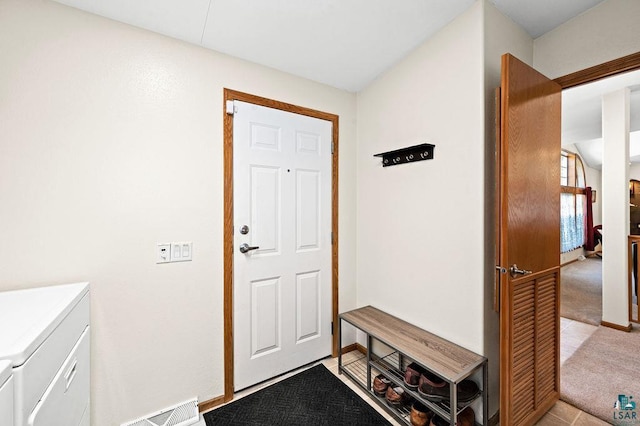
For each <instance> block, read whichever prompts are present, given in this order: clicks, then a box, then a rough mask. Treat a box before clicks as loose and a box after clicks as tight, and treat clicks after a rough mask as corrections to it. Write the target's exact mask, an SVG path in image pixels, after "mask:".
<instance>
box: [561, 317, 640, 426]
mask: <svg viewBox="0 0 640 426" xmlns="http://www.w3.org/2000/svg"><path fill="white" fill-rule="evenodd" d="M639 354H640V331H639V330H638V329H637V328H635V329H634V330H633V331H632V332H631V333H625V332H624V331H618V330H614V329H611V328H607V327H598V329H597V330H596V331H595V332H594V333H593V334H592V335H591V337H589V339H587V341H586V342H584V343H583V344H582V346H580V347H579V348H578V349H577V350H576V351H575V353H574V354H573V355H572V356H571V357H570V358H569V359H568V360H567V361H565V363H564V364H563V365H562V368H561V369H560V390H561V396H560V398H561V399H562V400H563V401H566V402H567V403H569V404H571V405H573V406H576V407H578V408H579V409H581V410H582V411H586V412H587V413H589V414H592V415H594V416H596V417H599V418H601V419H602V420H605V421H607V422H609V423H612V424H630V423H629V422H624V421H622V420H618V421H616V420H615V419H614V415H619V414H620V413H622V414H624V413H625V412H624V411H616V410H614V404H615V402H616V401H617V400H618V395H627V396H632V397H633V399H632V401H635V402H636V404H637V405H638V409H637V410H636V413H637V414H636V416H637V417H638V418H639V419H640V360H639V359H638V357H639Z"/></svg>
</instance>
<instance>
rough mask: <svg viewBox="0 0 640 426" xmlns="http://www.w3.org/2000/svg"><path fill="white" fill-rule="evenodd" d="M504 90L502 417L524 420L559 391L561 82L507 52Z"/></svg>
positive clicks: (515, 422)
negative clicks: (504, 270) (553, 79)
mask: <svg viewBox="0 0 640 426" xmlns="http://www.w3.org/2000/svg"><path fill="white" fill-rule="evenodd" d="M500 90H501V96H500V124H501V125H500V143H499V147H498V148H499V150H498V153H499V160H498V164H499V169H500V170H499V173H497V176H498V180H499V182H498V183H499V185H498V188H499V219H498V223H499V228H500V232H499V237H498V246H499V247H498V253H499V254H498V256H499V264H500V266H502V267H504V268H506V269H507V272H506V273H503V274H501V275H500V277H501V278H500V300H499V308H500V423H501V424H504V425H510V426H520V425H532V424H534V423H535V422H536V421H537V420H539V419H540V417H542V415H543V414H544V413H545V412H546V411H547V410H548V409H549V408H550V407H551V406H552V405H553V404H554V403H555V402H556V401H557V400H558V397H559V392H560V375H559V358H560V353H559V350H560V349H559V333H560V327H559V322H560V317H559V288H560V282H559V281H560V103H561V88H560V86H559V85H558V84H557V83H555V82H553V81H551V80H549V79H548V78H546V77H545V76H543V75H542V74H540V73H538V72H537V71H535V70H534V69H532V68H531V67H529V66H527V65H526V64H524V63H522V62H521V61H519V60H518V59H516V58H514V57H513V56H511V55H504V56H503V58H502V83H501V89H500ZM510 268H512V269H514V270H513V271H510V270H509V269H510ZM517 270H520V272H518V271H517Z"/></svg>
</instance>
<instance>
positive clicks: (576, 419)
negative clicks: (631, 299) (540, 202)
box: [234, 318, 609, 426]
mask: <svg viewBox="0 0 640 426" xmlns="http://www.w3.org/2000/svg"><path fill="white" fill-rule="evenodd" d="M596 329H597V327H596V326H594V325H589V324H584V323H581V322H578V321H572V320H569V319H566V318H561V322H560V365H561V366H562V364H564V362H565V361H566V360H567V359H568V358H569V357H570V356H571V355H572V354H573V353H574V352H575V350H576V349H577V348H578V347H579V346H580V345H581V344H582V343H583V342H584V341H585V340H587V339H588V338H589V336H591V334H592V333H593V332H594V331H595V330H596ZM349 356H350V355H349V354H345V355H343V357H344V359H343V363H347V362H348V360H349ZM320 363H322V364H324V365H325V366H326V367H327V368H328V369H329V371H331V372H332V373H333V374H335V375H336V376H337V377H338V378H339V379H340V380H342V381H343V382H344V383H346V384H347V386H349V387H350V388H351V389H353V390H354V391H355V392H356V393H357V394H358V395H360V396H361V397H362V399H364V400H365V401H367V402H368V403H369V404H370V405H371V406H372V407H373V408H375V409H376V410H377V411H378V412H379V413H380V414H382V415H383V416H384V418H385V419H387V420H388V421H389V422H390V423H391V424H392V425H394V426H403V424H402V423H400V422H398V421H397V420H396V419H395V417H392V416H391V415H390V414H389V413H387V412H386V411H385V410H384V409H383V408H382V407H380V405H378V404H377V403H376V402H375V401H374V400H373V398H372V397H371V396H370V395H369V394H368V393H367V392H365V391H364V390H363V389H362V388H360V387H359V386H358V385H356V384H355V383H353V382H352V381H351V380H350V379H349V378H347V377H346V376H345V375H344V374H342V375H339V374H338V359H337V358H327V359H325V360H323V361H320ZM297 372H298V371H294V372H291V373H288V374H285V375H283V376H280V377H276V378H275V379H272V380H269V381H266V382H264V383H261V384H259V385H256V386H254V387H251V388H248V389H245V390H243V391H240V392H238V393H237V394H236V396H235V398H234V401H235V400H237V399H239V398H242V397H244V396H246V395H249V394H251V393H253V392H256V391H258V390H260V389H262V388H264V387H266V386H269V385H271V384H273V383H275V382H278V381H280V380H283V379H286V378H287V377H290V376H292V375H293V374H296V373H297ZM608 424H609V423H607V422H605V421H602V420H600V419H598V418H596V417H593V416H592V415H590V414H587V413H585V412H583V411H580V410H579V409H578V408H576V407H573V406H571V405H569V404H567V403H565V402H563V401H558V402H557V403H556V404H555V405H554V406H553V407H552V408H551V410H549V412H548V413H547V414H546V415H545V416H544V417H543V418H542V419H541V420H540V421H539V422H538V423H537V424H536V426H567V425H571V426H601V425H608Z"/></svg>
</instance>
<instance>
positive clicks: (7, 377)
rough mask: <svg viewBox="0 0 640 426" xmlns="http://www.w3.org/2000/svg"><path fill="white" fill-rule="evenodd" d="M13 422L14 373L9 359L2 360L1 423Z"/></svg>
mask: <svg viewBox="0 0 640 426" xmlns="http://www.w3.org/2000/svg"><path fill="white" fill-rule="evenodd" d="M12 424H13V374H12V372H11V363H10V362H9V361H0V425H12Z"/></svg>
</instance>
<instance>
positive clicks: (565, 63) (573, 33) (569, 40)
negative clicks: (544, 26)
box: [533, 0, 640, 78]
mask: <svg viewBox="0 0 640 426" xmlns="http://www.w3.org/2000/svg"><path fill="white" fill-rule="evenodd" d="M639 21H640V2H639V1H637V0H607V1H605V2H602V3H600V4H599V5H597V6H595V7H594V8H592V9H590V10H588V11H587V12H585V13H583V14H582V15H579V16H577V17H575V18H573V19H571V20H569V21H567V22H566V23H564V24H563V25H561V26H559V27H557V28H556V29H554V30H553V31H550V32H548V33H547V34H545V35H543V36H541V37H538V38H537V39H536V40H535V41H534V56H533V57H534V59H533V63H534V65H535V68H536V69H537V70H538V71H540V72H541V73H543V74H545V75H546V76H547V77H550V78H556V77H560V76H563V75H566V74H570V73H572V72H575V71H579V70H582V69H584V68H588V67H591V66H594V65H598V64H601V63H603V62H607V61H610V60H613V59H617V58H619V57H622V56H626V55H629V54H631V53H635V52H638V51H640V37H638V22H639Z"/></svg>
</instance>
